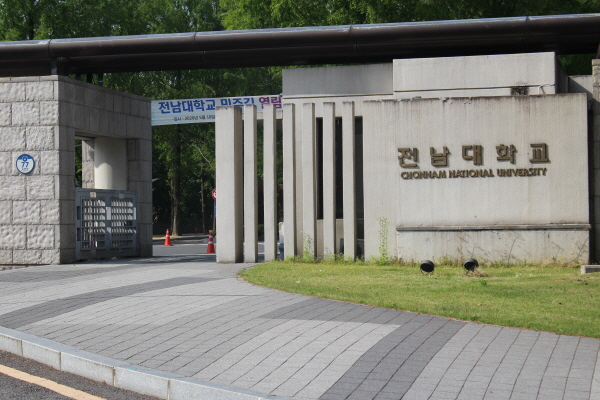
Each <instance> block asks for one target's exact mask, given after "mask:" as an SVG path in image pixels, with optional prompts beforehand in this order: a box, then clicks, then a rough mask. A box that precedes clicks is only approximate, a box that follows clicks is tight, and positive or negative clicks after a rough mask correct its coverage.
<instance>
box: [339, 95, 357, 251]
mask: <svg viewBox="0 0 600 400" xmlns="http://www.w3.org/2000/svg"><path fill="white" fill-rule="evenodd" d="M355 147H356V146H355V132H354V102H351V101H345V102H344V103H343V104H342V168H343V170H344V174H343V196H344V256H346V257H347V258H350V259H352V260H355V259H356V175H355V164H356V153H355Z"/></svg>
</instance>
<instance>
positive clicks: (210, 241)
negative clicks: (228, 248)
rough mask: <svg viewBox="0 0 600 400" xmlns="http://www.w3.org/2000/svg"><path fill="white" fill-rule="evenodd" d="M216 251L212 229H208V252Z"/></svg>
mask: <svg viewBox="0 0 600 400" xmlns="http://www.w3.org/2000/svg"><path fill="white" fill-rule="evenodd" d="M214 253H215V242H213V236H212V231H208V246H207V247H206V254H214Z"/></svg>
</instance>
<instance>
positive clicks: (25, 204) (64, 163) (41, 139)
mask: <svg viewBox="0 0 600 400" xmlns="http://www.w3.org/2000/svg"><path fill="white" fill-rule="evenodd" d="M151 135H152V131H151V125H150V100H149V99H147V98H143V97H139V96H135V95H131V94H128V93H123V92H118V91H115V90H110V89H107V88H103V87H100V86H96V85H92V84H88V83H84V82H80V81H75V80H72V79H69V78H65V77H61V76H45V77H26V78H3V79H0V137H1V140H0V188H1V190H0V237H1V238H2V240H0V264H3V265H7V264H8V265H35V264H58V263H70V262H74V261H75V239H76V233H75V203H74V201H75V153H74V152H75V138H76V137H85V138H89V139H92V138H95V137H109V138H112V139H118V140H121V142H120V143H121V144H125V145H126V149H127V150H126V155H127V161H126V165H127V171H120V172H121V174H125V175H126V177H127V178H126V182H127V187H125V188H122V189H126V190H134V191H136V192H137V193H138V202H139V203H138V204H139V209H138V220H139V224H138V227H139V232H138V237H139V245H140V249H139V254H140V255H141V256H148V255H151V254H152V236H151V235H152V229H151V224H152V210H151V208H152V189H151V171H152V165H151V163H152V159H151V157H152V146H151V138H152V136H151ZM107 149H108V150H109V151H110V147H107ZM21 154H29V155H30V156H32V157H33V158H34V160H35V162H36V166H35V169H34V170H33V171H32V172H31V173H29V174H27V175H23V174H21V173H20V172H18V171H17V169H16V167H15V165H16V160H17V157H18V156H19V155H21ZM84 154H86V155H87V158H86V160H87V161H88V163H87V164H85V165H84V175H85V176H84V182H85V185H84V187H94V186H93V185H94V183H93V182H94V180H93V179H90V176H94V175H95V172H94V169H90V164H89V160H90V158H89V156H90V152H89V148H87V146H85V145H84Z"/></svg>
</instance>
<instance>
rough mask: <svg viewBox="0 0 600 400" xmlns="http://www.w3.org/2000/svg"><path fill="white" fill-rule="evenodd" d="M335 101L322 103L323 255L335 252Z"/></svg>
mask: <svg viewBox="0 0 600 400" xmlns="http://www.w3.org/2000/svg"><path fill="white" fill-rule="evenodd" d="M335 201H336V199H335V103H323V255H324V256H327V255H333V254H337V251H336V243H335V217H336V207H335Z"/></svg>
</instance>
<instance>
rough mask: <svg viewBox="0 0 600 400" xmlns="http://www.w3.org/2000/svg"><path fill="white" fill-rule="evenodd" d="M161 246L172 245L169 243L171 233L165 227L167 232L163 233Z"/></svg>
mask: <svg viewBox="0 0 600 400" xmlns="http://www.w3.org/2000/svg"><path fill="white" fill-rule="evenodd" d="M163 246H173V245H172V244H171V233H170V232H169V230H168V229H167V234H166V235H165V244H163Z"/></svg>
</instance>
